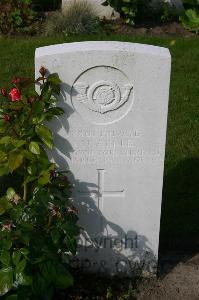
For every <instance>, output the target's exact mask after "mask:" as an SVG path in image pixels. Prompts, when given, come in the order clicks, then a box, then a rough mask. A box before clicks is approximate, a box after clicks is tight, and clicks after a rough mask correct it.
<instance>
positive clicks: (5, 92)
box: [1, 88, 7, 97]
mask: <svg viewBox="0 0 199 300" xmlns="http://www.w3.org/2000/svg"><path fill="white" fill-rule="evenodd" d="M1 94H2V96H4V97H6V96H7V91H6V89H4V88H2V89H1Z"/></svg>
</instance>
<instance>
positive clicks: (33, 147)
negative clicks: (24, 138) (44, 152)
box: [29, 142, 40, 155]
mask: <svg viewBox="0 0 199 300" xmlns="http://www.w3.org/2000/svg"><path fill="white" fill-rule="evenodd" d="M29 150H30V151H31V152H32V153H33V154H37V155H39V154H40V148H39V145H38V143H36V142H31V143H30V144H29Z"/></svg>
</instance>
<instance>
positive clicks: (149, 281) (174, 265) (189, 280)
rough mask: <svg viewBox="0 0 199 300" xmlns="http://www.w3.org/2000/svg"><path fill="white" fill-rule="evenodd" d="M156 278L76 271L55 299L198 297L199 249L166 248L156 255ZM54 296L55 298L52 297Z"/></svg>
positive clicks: (187, 299)
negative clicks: (188, 251) (158, 255)
mask: <svg viewBox="0 0 199 300" xmlns="http://www.w3.org/2000/svg"><path fill="white" fill-rule="evenodd" d="M159 261H160V263H159V274H158V277H157V278H145V279H143V278H139V279H138V280H136V281H135V279H134V280H132V279H125V278H112V279H111V278H109V279H108V278H106V279H105V278H104V277H100V276H98V275H86V274H84V275H82V274H81V273H80V274H81V275H80V274H76V276H75V285H74V287H72V288H71V289H69V290H67V293H63V294H61V295H59V297H58V299H59V300H66V299H67V300H198V299H199V253H197V254H196V252H195V253H189V254H186V255H185V254H183V253H182V254H180V253H179V251H178V252H174V251H172V252H169V253H166V254H164V255H160V257H159ZM56 300H57V298H56Z"/></svg>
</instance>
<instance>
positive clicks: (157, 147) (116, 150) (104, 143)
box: [70, 129, 164, 165]
mask: <svg viewBox="0 0 199 300" xmlns="http://www.w3.org/2000/svg"><path fill="white" fill-rule="evenodd" d="M143 136H144V132H141V131H139V130H127V131H125V130H110V131H109V130H108V131H107V130H83V129H81V130H77V131H72V132H71V133H70V139H71V141H72V142H73V152H72V153H71V158H70V161H71V163H72V164H80V165H82V164H89V165H94V164H102V165H107V164H116V165H119V164H137V163H139V164H140V163H156V162H160V161H162V159H163V158H162V157H163V153H164V145H163V144H160V143H150V141H149V143H148V144H147V145H146V144H145V143H143Z"/></svg>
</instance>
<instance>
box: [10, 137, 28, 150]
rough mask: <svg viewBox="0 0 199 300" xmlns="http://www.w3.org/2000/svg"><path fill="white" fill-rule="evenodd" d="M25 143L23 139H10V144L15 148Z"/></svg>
mask: <svg viewBox="0 0 199 300" xmlns="http://www.w3.org/2000/svg"><path fill="white" fill-rule="evenodd" d="M25 143H26V141H24V140H14V139H12V144H13V146H15V147H16V148H20V147H21V146H23V145H25Z"/></svg>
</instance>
